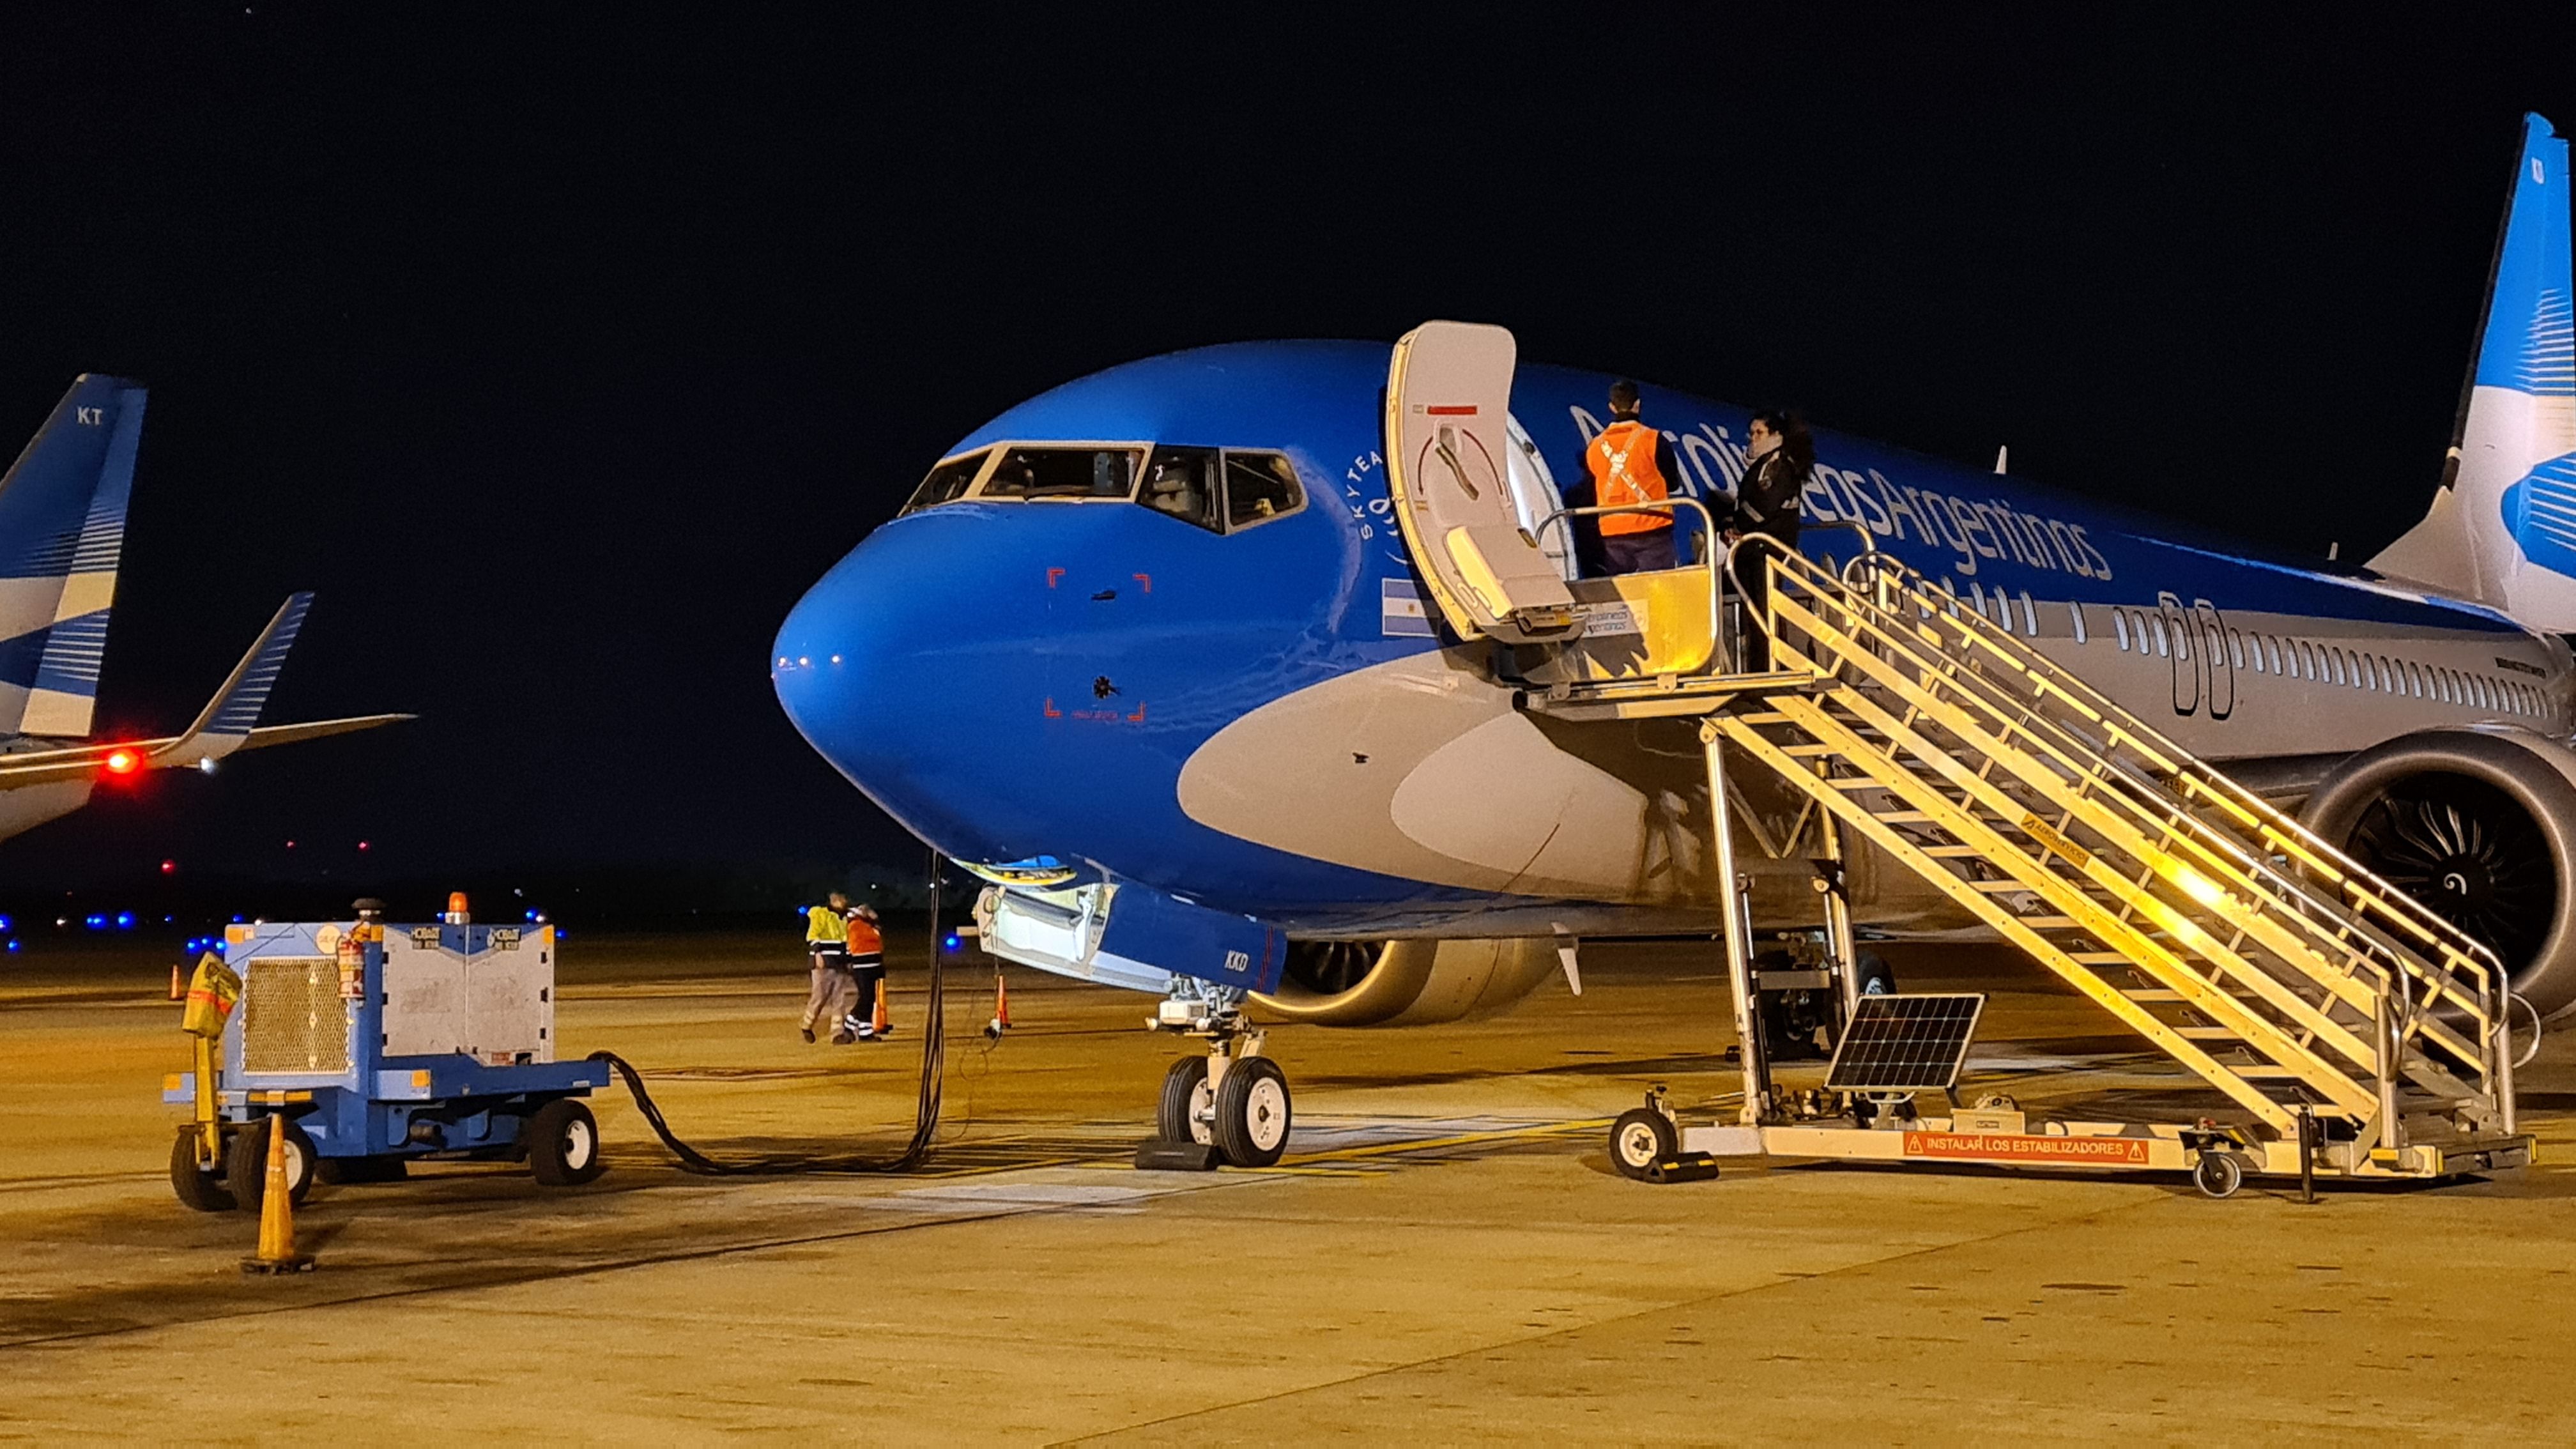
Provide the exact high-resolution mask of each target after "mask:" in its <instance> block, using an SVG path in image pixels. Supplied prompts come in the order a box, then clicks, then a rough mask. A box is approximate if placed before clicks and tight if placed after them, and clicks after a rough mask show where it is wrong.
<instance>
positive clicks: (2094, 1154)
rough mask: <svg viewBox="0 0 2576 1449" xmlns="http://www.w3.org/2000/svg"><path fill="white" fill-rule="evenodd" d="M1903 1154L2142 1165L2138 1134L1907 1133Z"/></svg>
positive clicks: (2142, 1141)
mask: <svg viewBox="0 0 2576 1449" xmlns="http://www.w3.org/2000/svg"><path fill="white" fill-rule="evenodd" d="M1905 1155H1906V1156H1908V1157H1928V1158H1940V1159H1955V1160H1960V1161H1975V1162H2053V1163H2059V1164H2062V1165H2066V1166H2071V1167H2144V1166H2146V1165H2147V1144H2146V1139H2144V1138H2140V1137H2044V1136H2030V1135H2025V1134H2022V1133H2017V1132H1908V1133H1906V1134H1905Z"/></svg>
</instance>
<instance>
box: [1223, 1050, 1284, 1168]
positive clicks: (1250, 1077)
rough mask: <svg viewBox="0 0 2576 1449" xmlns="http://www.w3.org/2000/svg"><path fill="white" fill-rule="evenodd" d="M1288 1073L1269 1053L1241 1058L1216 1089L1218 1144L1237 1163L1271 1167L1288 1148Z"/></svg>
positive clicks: (1226, 1071)
mask: <svg viewBox="0 0 2576 1449" xmlns="http://www.w3.org/2000/svg"><path fill="white" fill-rule="evenodd" d="M1288 1119H1289V1105H1288V1074H1287V1073H1286V1072H1283V1071H1281V1070H1279V1064H1278V1063H1277V1062H1274V1061H1272V1060H1270V1059H1269V1058H1268V1057H1241V1058H1238V1059H1236V1061H1235V1062H1234V1064H1233V1065H1231V1066H1229V1067H1227V1068H1226V1069H1225V1080H1224V1082H1223V1083H1222V1084H1220V1085H1219V1086H1218V1087H1217V1091H1216V1145H1217V1150H1218V1151H1220V1152H1222V1153H1224V1154H1225V1160H1226V1161H1228V1162H1230V1163H1233V1164H1234V1165H1235V1166H1237V1167H1268V1166H1270V1165H1271V1164H1272V1163H1274V1162H1277V1161H1278V1160H1279V1154H1281V1153H1283V1152H1285V1151H1287V1150H1288Z"/></svg>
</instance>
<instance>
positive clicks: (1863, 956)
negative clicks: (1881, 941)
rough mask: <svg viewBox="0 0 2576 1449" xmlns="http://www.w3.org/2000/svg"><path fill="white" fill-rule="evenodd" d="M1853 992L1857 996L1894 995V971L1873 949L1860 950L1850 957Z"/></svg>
mask: <svg viewBox="0 0 2576 1449" xmlns="http://www.w3.org/2000/svg"><path fill="white" fill-rule="evenodd" d="M1852 967H1853V970H1852V984H1853V994H1855V995H1858V996H1894V995H1895V994H1896V973H1895V972H1894V971H1892V970H1890V969H1889V968H1888V965H1887V962H1886V961H1885V960H1883V959H1881V958H1880V956H1879V955H1878V953H1877V952H1875V951H1862V952H1860V953H1858V954H1857V955H1856V956H1854V957H1853V959H1852Z"/></svg>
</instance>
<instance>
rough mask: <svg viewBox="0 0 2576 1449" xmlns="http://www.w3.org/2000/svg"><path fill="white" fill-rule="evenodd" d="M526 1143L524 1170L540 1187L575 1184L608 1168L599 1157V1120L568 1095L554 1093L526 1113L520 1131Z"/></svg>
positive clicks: (576, 1185)
mask: <svg viewBox="0 0 2576 1449" xmlns="http://www.w3.org/2000/svg"><path fill="white" fill-rule="evenodd" d="M520 1140H521V1141H523V1142H525V1143H526V1144H527V1145H528V1172H529V1175H530V1176H532V1177H534V1178H536V1180H537V1182H538V1184H539V1185H540V1186H543V1187H578V1186H580V1185H581V1184H583V1183H585V1182H588V1181H590V1180H591V1179H593V1178H595V1177H597V1176H599V1175H600V1174H601V1173H602V1172H605V1171H607V1170H608V1165H607V1164H606V1163H604V1162H602V1161H600V1160H599V1121H598V1119H597V1118H594V1117H592V1116H591V1115H590V1109H589V1108H588V1107H585V1106H583V1105H582V1104H581V1103H580V1102H578V1101H576V1100H574V1099H573V1098H571V1097H557V1098H555V1099H554V1100H553V1101H551V1102H548V1103H547V1104H545V1105H544V1106H542V1107H539V1108H538V1109H537V1110H536V1111H534V1112H532V1113H530V1114H529V1115H528V1125H527V1128H526V1129H525V1131H523V1132H522V1133H521V1134H520Z"/></svg>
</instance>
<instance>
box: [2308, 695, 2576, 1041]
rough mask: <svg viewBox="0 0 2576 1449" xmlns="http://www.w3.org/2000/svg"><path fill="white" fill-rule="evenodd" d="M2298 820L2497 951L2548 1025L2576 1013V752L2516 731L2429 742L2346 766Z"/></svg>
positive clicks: (2394, 746)
mask: <svg viewBox="0 0 2576 1449" xmlns="http://www.w3.org/2000/svg"><path fill="white" fill-rule="evenodd" d="M2300 813H2301V815H2302V817H2303V818H2304V819H2305V820H2306V822H2307V824H2308V826H2309V827H2310V828H2311V829H2313V830H2315V831H2316V832H2317V833H2318V834H2319V835H2322V836H2324V837H2325V838H2326V839H2327V840H2329V841H2331V842H2333V843H2334V844H2336V845H2338V846H2341V847H2343V849H2344V850H2345V851H2346V852H2347V853H2349V854H2350V855H2351V856H2352V857H2353V858H2354V859H2355V860H2357V861H2359V862H2360V863H2361V864H2362V865H2363V866H2365V867H2367V868H2368V869H2370V870H2371V871H2373V872H2376V873H2377V874H2378V875H2380V876H2382V877H2384V878H2386V879H2387V880H2388V881H2390V882H2391V883H2393V884H2395V885H2397V886H2398V887H2399V888H2401V889H2403V890H2404V891H2405V892H2406V893H2407V894H2409V895H2411V896H2413V897H2415V898H2416V899H2417V900H2419V901H2422V902H2423V903H2424V904H2425V905H2427V906H2429V907H2431V908H2432V909H2433V911H2434V912H2435V913H2436V914H2438V915H2440V916H2442V917H2444V918H2445V919H2447V920H2449V921H2450V922H2451V923H2452V924H2454V925H2456V926H2459V927H2460V928H2461V929H2462V930H2464V931H2467V932H2468V933H2469V934H2470V935H2472V936H2475V937H2476V938H2478V939H2479V940H2481V941H2484V942H2486V943H2487V944H2488V945H2489V946H2492V947H2493V948H2495V952H2496V954H2497V956H2499V957H2501V958H2502V959H2503V961H2504V964H2505V967H2506V969H2507V970H2508V971H2509V972H2510V973H2511V975H2512V981H2513V989H2514V990H2516V991H2518V992H2520V993H2521V994H2522V996H2523V998H2524V999H2525V1000H2527V1001H2529V1002H2530V1003H2531V1005H2532V1006H2533V1007H2534V1008H2536V1009H2537V1010H2538V1011H2539V1013H2540V1014H2541V1015H2542V1016H2543V1017H2548V1016H2552V1015H2555V1014H2557V1013H2558V1012H2560V1011H2563V1010H2565V1009H2566V1008H2568V1007H2569V1006H2570V1005H2576V751H2570V750H2569V749H2568V748H2567V747H2565V746H2564V745H2561V744H2558V743H2557V742H2555V741H2553V740H2550V739H2548V738H2547V737H2545V736H2542V735H2538V734H2534V733H2532V732H2531V731H2529V730H2523V729H2516V728H2512V727H2509V726H2482V727H2478V728H2470V729H2438V730H2422V731H2418V732H2416V733H2414V734H2409V735H2400V736H2398V737H2397V738H2395V739H2393V740H2388V741H2385V742H2383V743H2381V744H2378V745H2375V746H2373V747H2371V748H2370V749H2367V750H2364V751H2362V752H2361V753H2359V754H2357V755H2354V756H2353V757H2352V758H2351V759H2349V760H2346V761H2345V762H2344V763H2343V764H2342V765H2340V766H2338V767H2337V768H2336V769H2335V770H2334V772H2333V773H2331V774H2329V775H2328V776H2326V778H2325V779H2324V780H2323V781H2322V782H2320V783H2319V784H2318V786H2317V788H2316V789H2315V790H2314V791H2313V792H2312V793H2310V795H2309V796H2308V800H2307V805H2306V807H2305V809H2303V810H2302V811H2301V812H2300Z"/></svg>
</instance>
